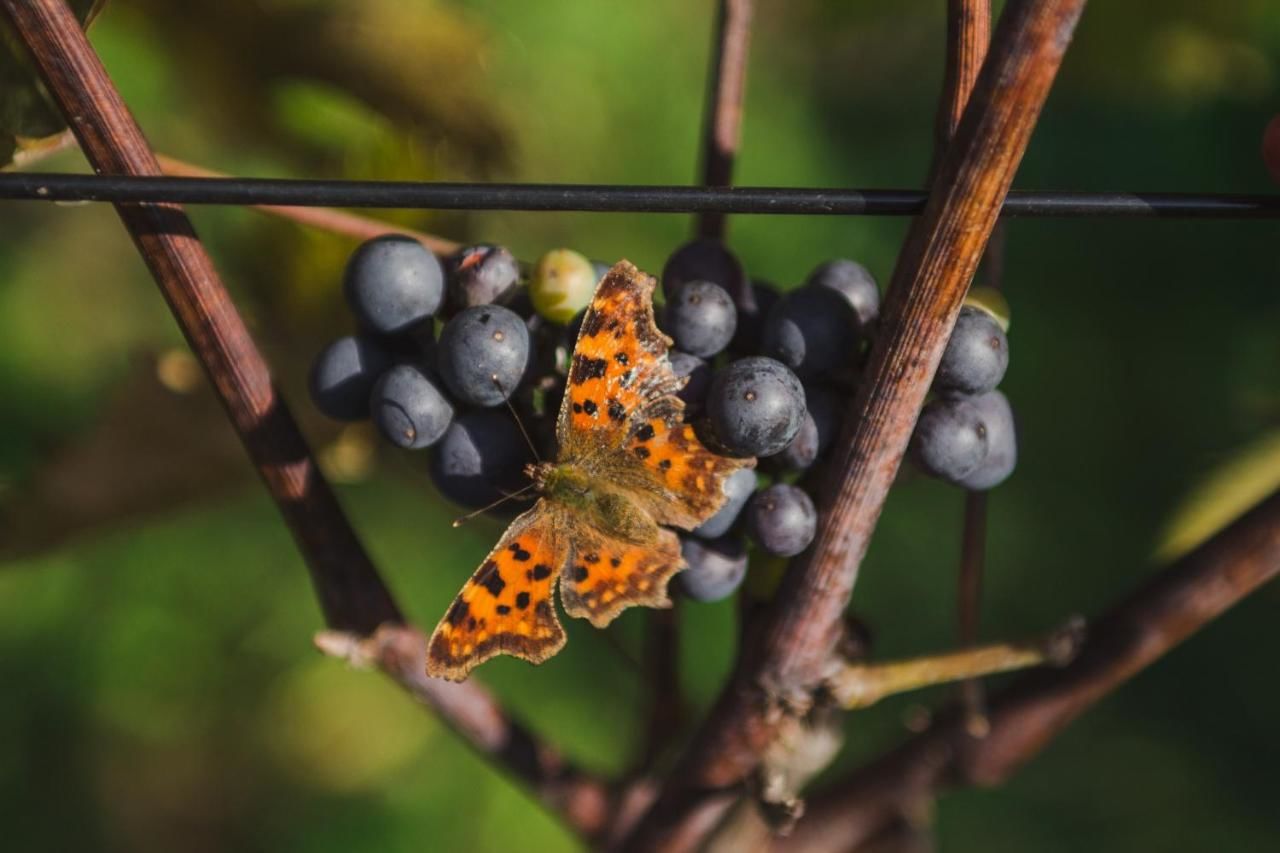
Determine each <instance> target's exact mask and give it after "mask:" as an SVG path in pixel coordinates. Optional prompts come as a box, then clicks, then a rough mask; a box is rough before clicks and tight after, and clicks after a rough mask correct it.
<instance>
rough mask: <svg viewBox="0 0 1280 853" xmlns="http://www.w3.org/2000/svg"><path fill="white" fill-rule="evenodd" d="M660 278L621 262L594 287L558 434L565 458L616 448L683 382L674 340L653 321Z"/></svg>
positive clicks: (576, 458) (572, 361)
mask: <svg viewBox="0 0 1280 853" xmlns="http://www.w3.org/2000/svg"><path fill="white" fill-rule="evenodd" d="M653 288H654V280H653V279H652V278H651V277H650V276H647V275H645V274H644V273H642V272H640V271H639V270H638V269H636V268H635V267H634V266H632V265H631V264H629V263H627V262H626V261H619V262H618V263H617V264H616V265H614V267H613V268H612V269H611V270H609V272H608V273H607V274H606V275H605V277H604V278H603V279H601V281H600V284H599V285H598V286H597V287H596V293H595V296H594V297H593V298H592V300H591V305H590V306H589V307H588V308H587V313H586V315H585V316H584V317H583V319H582V330H581V331H580V332H579V333H578V341H577V345H576V346H575V347H574V351H573V357H572V358H571V359H570V361H569V375H568V377H567V379H566V383H565V395H564V402H563V403H561V407H560V419H559V421H558V423H557V430H556V437H557V438H558V439H559V442H560V457H559V458H560V461H561V462H582V463H589V462H590V461H593V460H596V459H598V458H599V457H601V456H602V455H605V454H607V453H609V452H610V451H613V450H616V449H617V448H618V447H619V446H620V445H621V443H622V441H623V439H624V437H625V436H626V434H627V430H628V427H629V425H630V421H631V418H632V416H633V415H634V414H635V413H636V412H637V411H639V410H640V409H641V408H643V407H644V406H645V404H646V403H648V402H650V401H652V400H657V399H660V398H662V397H666V396H668V395H671V394H675V393H676V392H677V391H679V390H680V388H681V387H683V385H684V382H683V381H682V380H681V379H679V378H677V377H676V375H675V374H674V373H672V372H671V365H670V364H669V363H668V362H667V347H668V346H669V345H670V339H668V338H667V337H666V335H664V334H662V332H660V331H658V326H657V324H656V323H655V322H654V319H653Z"/></svg>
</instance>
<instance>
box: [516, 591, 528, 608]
mask: <svg viewBox="0 0 1280 853" xmlns="http://www.w3.org/2000/svg"><path fill="white" fill-rule="evenodd" d="M528 606H529V593H527V592H522V593H520V594H519V595H517V596H516V607H518V608H520V609H521V610H524V609H525V608H526V607H528Z"/></svg>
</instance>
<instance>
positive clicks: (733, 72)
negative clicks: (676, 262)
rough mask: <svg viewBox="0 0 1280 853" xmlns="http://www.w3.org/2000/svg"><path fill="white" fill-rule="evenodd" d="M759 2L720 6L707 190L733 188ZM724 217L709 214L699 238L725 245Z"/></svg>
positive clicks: (707, 122) (707, 126) (705, 150)
mask: <svg viewBox="0 0 1280 853" xmlns="http://www.w3.org/2000/svg"><path fill="white" fill-rule="evenodd" d="M754 5H755V4H754V0H719V3H718V8H717V10H716V23H715V29H714V31H713V36H712V38H713V41H712V56H711V73H710V74H709V75H708V77H709V78H710V91H709V92H708V93H707V108H706V114H705V116H704V119H703V121H704V126H703V133H702V184H703V186H708V187H727V186H729V185H730V184H732V183H733V161H734V158H735V157H736V156H737V153H738V142H739V141H740V139H741V137H742V105H743V101H744V99H745V97H746V91H747V56H748V53H749V51H750V48H751V19H752V17H753V15H754V13H755V10H754V8H753V6H754ZM724 230H725V215H724V213H722V212H719V211H706V212H704V213H702V215H701V216H699V217H698V227H697V231H698V235H699V236H701V237H713V238H715V239H723V237H724Z"/></svg>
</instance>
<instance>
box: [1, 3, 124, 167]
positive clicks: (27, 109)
mask: <svg viewBox="0 0 1280 853" xmlns="http://www.w3.org/2000/svg"><path fill="white" fill-rule="evenodd" d="M105 2H106V0H70V4H71V8H72V9H73V10H74V11H75V14H76V18H77V19H78V20H79V21H80V24H81V26H83V27H86V28H87V27H88V26H89V23H90V21H92V20H93V18H94V17H95V16H96V15H97V14H98V12H99V11H101V9H102V6H103V4H104V3H105ZM66 127H67V123H66V122H65V121H63V119H62V115H61V114H60V113H59V112H58V108H57V107H56V106H55V105H54V104H53V101H52V99H51V98H50V97H49V93H48V92H47V91H45V88H44V84H43V83H41V82H40V76H39V75H38V74H37V73H36V71H35V69H34V68H33V67H32V66H31V60H30V57H28V56H27V51H26V48H24V47H23V46H22V41H21V40H20V39H19V38H18V34H17V33H16V32H14V31H13V28H12V27H11V26H10V25H9V23H8V22H7V21H6V20H5V19H3V18H0V168H2V167H4V166H7V165H9V164H10V163H12V162H13V156H14V155H15V154H16V153H17V152H18V151H20V150H23V149H26V148H31V147H34V146H38V145H39V144H40V142H41V141H42V140H44V139H46V138H48V137H50V136H54V135H56V134H59V133H61V132H62V131H63V130H65V129H66Z"/></svg>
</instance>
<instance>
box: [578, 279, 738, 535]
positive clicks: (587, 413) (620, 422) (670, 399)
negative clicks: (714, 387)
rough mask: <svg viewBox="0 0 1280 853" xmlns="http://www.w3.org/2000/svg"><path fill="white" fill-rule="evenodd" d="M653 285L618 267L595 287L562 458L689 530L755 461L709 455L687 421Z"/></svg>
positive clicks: (652, 512) (580, 337) (657, 517)
mask: <svg viewBox="0 0 1280 853" xmlns="http://www.w3.org/2000/svg"><path fill="white" fill-rule="evenodd" d="M655 283H656V282H655V280H654V279H653V277H651V276H648V275H645V274H644V273H642V272H640V270H638V269H636V267H635V266H634V265H632V264H630V263H628V262H627V261H619V262H618V263H617V264H615V265H614V267H613V268H612V269H611V270H609V272H608V273H607V274H606V275H605V277H604V278H603V279H602V280H601V281H600V284H599V286H598V287H597V288H596V293H595V296H594V298H593V299H592V301H591V305H590V307H588V309H587V313H586V316H585V317H584V318H583V321H582V331H581V332H580V333H579V334H578V341H577V346H576V347H575V349H574V354H573V360H572V362H571V363H570V368H569V378H568V382H567V384H566V393H565V396H564V401H563V403H562V404H561V408H560V419H559V422H558V425H557V426H558V438H559V441H560V458H561V461H562V462H572V463H576V464H578V465H581V466H582V467H583V468H584V469H586V470H587V471H588V472H589V473H591V474H593V475H594V476H597V477H600V478H602V479H603V480H605V481H607V482H611V483H614V484H616V485H617V486H620V487H621V488H622V489H624V490H625V491H626V493H627V494H628V495H629V496H630V497H632V498H633V500H634V501H635V503H636V504H637V505H638V506H639V507H641V508H643V509H644V510H646V511H647V512H648V513H649V514H650V515H651V516H652V517H653V518H654V520H655V521H657V522H659V523H661V524H671V525H674V526H677V527H682V528H685V529H692V528H693V527H696V526H697V525H699V524H701V523H702V522H703V521H705V520H706V519H707V518H709V517H711V516H712V515H714V514H715V512H716V510H718V509H719V508H720V505H721V504H723V503H724V500H725V496H724V480H725V478H726V477H727V476H729V474H732V473H733V472H734V471H736V470H737V469H738V468H742V467H751V466H754V465H755V460H754V459H733V458H730V457H726V456H720V455H718V454H715V453H712V452H711V451H710V450H708V449H707V448H706V447H704V446H703V445H702V442H700V441H699V440H698V438H697V436H696V435H694V432H693V428H692V427H690V426H688V425H687V424H685V423H684V402H683V401H681V400H680V398H679V397H676V396H675V394H676V392H678V391H679V390H680V389H681V388H682V387H683V386H684V383H685V380H684V379H682V378H680V377H677V376H676V375H675V373H673V372H672V370H671V364H670V362H669V361H668V360H667V348H668V347H669V346H670V345H671V340H670V338H668V337H667V336H666V335H664V334H662V332H661V331H659V329H658V326H657V324H656V323H655V322H654V316H653V289H654V285H655Z"/></svg>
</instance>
